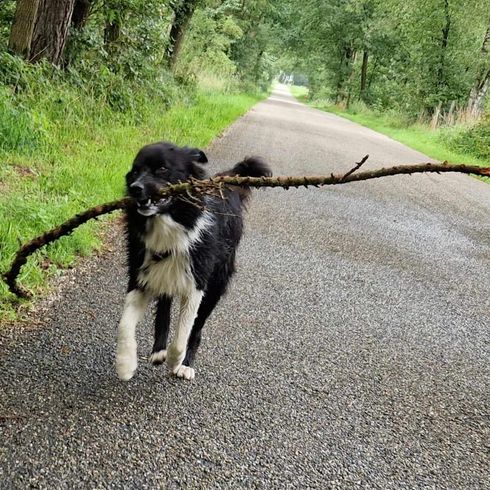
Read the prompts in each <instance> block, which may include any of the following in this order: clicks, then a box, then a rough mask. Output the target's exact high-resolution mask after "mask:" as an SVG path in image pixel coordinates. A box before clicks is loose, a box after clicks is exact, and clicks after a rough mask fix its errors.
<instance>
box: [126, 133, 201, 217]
mask: <svg viewBox="0 0 490 490" xmlns="http://www.w3.org/2000/svg"><path fill="white" fill-rule="evenodd" d="M207 161H208V159H207V157H206V155H205V154H204V152H202V151H201V150H198V149H197V148H188V147H183V148H181V147H178V146H176V145H173V144H172V143H165V142H162V143H154V144H152V145H147V146H144V147H143V148H142V149H141V150H140V151H139V152H138V154H137V155H136V158H135V159H134V162H133V166H132V168H131V170H130V171H129V172H128V174H127V175H126V185H127V192H128V194H129V195H130V196H131V197H133V198H134V199H135V200H136V205H137V207H138V212H139V213H140V214H142V215H143V216H153V215H155V214H160V213H164V212H165V211H166V210H168V208H169V207H170V206H171V204H172V199H173V198H172V197H165V198H162V199H159V200H157V201H154V199H153V197H154V196H155V195H156V193H157V191H158V189H161V188H162V187H165V186H166V185H171V184H177V183H178V182H182V181H184V180H187V179H189V178H190V177H194V178H196V179H203V178H205V177H206V172H205V170H204V169H203V168H202V167H201V166H200V165H198V164H199V163H206V162H207Z"/></svg>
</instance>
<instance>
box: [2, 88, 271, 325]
mask: <svg viewBox="0 0 490 490" xmlns="http://www.w3.org/2000/svg"><path fill="white" fill-rule="evenodd" d="M262 97H263V95H262V96H261V95H244V94H242V95H233V94H221V93H212V92H203V91H200V92H198V93H197V95H196V97H195V98H194V100H193V101H192V102H188V103H187V104H185V103H180V104H178V105H176V106H173V107H172V108H171V109H169V110H166V109H164V108H161V109H159V108H158V107H151V105H149V107H148V109H149V110H147V111H145V112H144V114H145V115H144V116H142V118H141V119H140V121H139V122H138V123H137V124H136V123H134V122H133V123H128V122H127V121H124V119H123V118H115V120H114V121H112V122H108V120H107V117H101V119H100V120H99V121H95V120H91V121H85V122H82V123H80V124H73V123H64V122H63V121H62V120H61V121H60V120H59V119H57V120H55V123H53V124H51V122H50V132H49V141H50V144H48V145H45V146H44V147H43V148H39V150H38V151H33V152H23V153H21V152H17V153H16V152H12V151H11V152H8V151H3V152H0V162H1V164H0V272H1V273H4V272H5V271H6V270H7V269H8V267H9V265H10V263H11V261H12V259H13V257H14V254H15V252H16V251H17V249H18V247H19V244H20V243H21V242H25V241H27V240H29V239H31V238H33V237H35V236H37V235H40V234H41V233H43V232H45V231H47V230H48V229H50V228H52V227H54V226H56V225H58V224H60V223H62V222H63V221H65V220H66V219H68V218H70V217H71V216H73V215H74V214H76V213H77V212H80V211H83V210H85V209H86V208H89V207H91V206H94V205H96V204H98V203H102V202H106V201H110V200H113V199H116V198H119V197H120V196H121V195H122V194H123V190H124V175H125V173H126V172H127V171H128V168H129V166H130V164H131V162H132V160H133V158H134V155H135V154H136V152H137V150H138V149H139V148H140V147H141V146H143V145H145V144H147V143H150V142H153V141H158V140H162V139H164V140H170V141H173V142H175V143H177V144H181V145H184V144H185V145H192V146H198V147H205V146H206V145H208V144H209V143H210V142H211V140H212V139H213V138H214V137H216V136H217V135H218V134H219V133H220V132H222V131H223V130H224V129H225V128H226V127H227V126H228V125H229V124H230V123H232V122H233V121H234V120H235V119H237V118H238V117H239V116H241V115H242V114H244V113H245V112H246V111H247V110H248V109H249V108H250V107H252V106H253V105H254V104H255V103H256V102H258V101H259V100H260V99H261V98H262ZM65 109H66V111H69V110H70V108H69V107H66V108H65ZM102 110H103V109H102ZM230 163H232V162H230ZM106 219H107V218H106ZM101 237H102V234H101V226H100V224H97V223H96V222H91V223H88V224H86V225H83V226H82V227H81V228H79V229H78V230H76V231H75V232H74V233H73V235H71V236H70V237H63V238H61V239H60V240H58V241H57V242H55V243H53V244H52V245H50V246H48V247H46V248H45V249H43V250H42V251H41V252H39V253H37V254H35V256H34V257H31V258H30V259H29V261H28V263H27V264H26V265H25V266H24V268H23V269H22V272H21V275H20V277H19V280H20V282H21V283H22V285H23V286H24V287H26V288H28V289H29V290H30V291H31V292H33V293H35V294H38V293H40V292H41V291H43V290H45V289H46V286H47V284H48V279H49V277H52V276H53V275H55V274H57V272H58V271H59V269H60V268H65V267H69V266H71V265H73V263H74V262H75V260H76V258H77V257H79V256H80V255H81V256H86V255H89V254H90V253H91V252H92V251H93V250H94V249H97V248H99V247H101V245H102V238H101ZM121 239H122V237H121ZM20 304H24V303H19V301H18V300H17V299H16V297H15V296H13V295H12V294H10V293H9V292H8V289H7V286H6V285H5V284H4V283H3V282H2V281H0V322H1V321H2V320H3V321H8V320H13V319H15V318H16V311H18V307H19V305H20Z"/></svg>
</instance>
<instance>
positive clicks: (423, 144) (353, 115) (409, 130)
mask: <svg viewBox="0 0 490 490" xmlns="http://www.w3.org/2000/svg"><path fill="white" fill-rule="evenodd" d="M291 93H292V94H293V96H295V97H296V98H297V99H298V100H300V101H301V102H305V103H307V104H308V105H310V106H312V107H315V108H317V109H320V110H322V111H326V112H332V113H334V114H337V115H339V116H342V117H344V118H346V119H349V120H351V121H354V122H356V123H359V124H361V125H362V126H366V127H368V128H371V129H374V130H375V131H378V132H380V133H383V134H385V135H386V136H389V137H390V138H393V139H394V140H396V141H399V142H400V143H403V144H405V145H407V146H409V147H410V148H413V149H414V150H417V151H420V152H421V153H424V154H425V155H427V156H428V157H430V158H433V159H435V160H439V161H445V160H447V161H448V162H450V163H465V164H468V165H479V166H488V165H489V164H490V163H489V162H488V161H485V160H483V159H481V158H477V157H475V156H473V155H471V154H469V153H466V152H459V151H454V150H453V149H451V148H449V146H448V144H447V138H446V135H447V131H449V130H448V129H446V128H439V129H436V130H432V129H430V128H429V127H428V126H426V125H423V124H408V123H407V121H406V120H404V119H403V118H402V116H400V115H398V114H379V113H376V112H373V111H371V110H369V109H368V108H366V107H365V106H355V105H354V106H353V107H352V108H351V109H348V110H346V109H342V108H341V107H339V106H336V105H333V104H331V103H329V102H325V101H309V100H308V89H307V88H305V87H295V86H293V87H291ZM393 163H396V162H393Z"/></svg>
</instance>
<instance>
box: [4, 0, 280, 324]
mask: <svg viewBox="0 0 490 490" xmlns="http://www.w3.org/2000/svg"><path fill="white" fill-rule="evenodd" d="M61 4H63V6H64V7H66V8H61V7H60V5H61ZM265 7H266V6H263V5H260V2H250V3H249V4H248V5H246V6H243V7H241V6H239V5H235V4H232V5H231V4H230V5H229V6H227V7H226V8H225V7H224V6H223V5H221V2H201V1H186V2H184V1H168V2H162V1H158V2H157V1H151V0H150V2H146V1H145V2H143V1H141V0H127V1H99V0H94V1H90V0H80V1H79V0H76V1H74V0H67V1H62V0H59V1H58V0H57V1H54V0H43V1H42V2H39V1H34V2H32V1H23V0H20V1H18V2H14V1H8V0H7V1H6V2H3V3H2V4H1V5H0V114H1V117H0V272H1V273H4V272H5V271H6V270H7V268H8V266H9V264H10V262H11V260H12V258H13V256H14V254H15V252H16V250H17V248H18V247H19V244H20V243H21V242H25V241H27V240H29V239H30V238H33V237H34V236H36V235H38V234H40V233H42V232H44V231H46V230H47V229H49V228H52V227H53V226H55V225H57V224H59V223H61V222H63V221H64V220H65V219H67V218H69V217H71V216H73V215H74V214H75V213H77V212H78V211H81V210H83V209H85V208H87V207H89V206H92V205H95V204H97V203H99V202H105V201H107V200H111V199H116V198H118V197H120V196H121V195H122V193H123V191H124V175H125V173H126V172H127V169H128V168H129V166H130V164H131V162H132V159H133V158H134V155H135V153H136V152H137V150H138V149H139V148H140V147H141V146H143V145H144V144H147V143H149V142H152V141H157V140H162V139H166V140H171V141H174V142H176V143H177V144H182V145H195V146H199V147H205V146H206V145H208V144H209V143H210V142H211V140H212V139H213V138H214V137H216V136H217V135H219V133H220V132H222V131H223V130H224V129H225V128H226V127H227V126H228V125H229V124H231V123H232V122H233V121H234V120H235V119H236V118H238V117H239V116H240V115H242V114H244V113H245V112H246V111H247V110H248V109H249V108H250V107H251V106H253V105H254V104H255V103H256V102H257V101H258V100H260V99H261V98H263V97H265V96H266V93H267V90H268V86H269V85H270V81H271V78H272V62H271V60H270V59H269V58H268V54H267V52H266V50H265V42H266V38H265V36H263V35H262V34H261V33H260V30H261V29H263V22H262V21H261V20H260V18H261V17H263V15H262V14H263V9H264V8H265ZM32 9H34V11H33V10H32ZM36 9H37V10H36ZM29 22H31V24H29ZM63 23H64V24H65V25H67V26H68V28H67V31H66V36H65V37H63V32H62V31H63V30H62V29H57V28H56V29H53V25H58V26H59V25H63ZM252 24H253V25H254V26H255V34H254V35H253V36H252V35H251V34H250V33H249V30H250V29H249V26H250V25H252ZM26 26H27V27H26ZM29 26H30V27H29ZM252 61H253V63H252ZM104 229H105V228H104V226H100V224H97V223H92V224H87V225H85V226H84V227H82V228H80V229H79V230H77V231H76V232H75V233H74V234H73V235H72V236H71V237H69V238H63V239H61V240H59V241H57V242H56V243H54V244H52V245H51V246H49V247H47V248H46V249H45V250H43V251H42V252H41V253H39V254H37V256H36V257H35V258H33V259H31V260H30V261H29V263H28V264H27V265H26V266H25V267H24V268H23V270H22V277H21V281H22V284H23V285H24V286H26V287H27V288H28V289H29V290H31V291H32V292H34V293H38V292H40V291H43V290H44V289H45V288H46V285H47V281H46V278H49V277H52V276H53V275H56V274H58V273H59V271H60V268H66V267H70V266H72V265H73V264H74V262H75V261H76V260H77V257H79V256H83V255H89V254H90V253H92V252H93V250H94V249H97V248H100V247H101V246H102V245H103V235H104ZM121 239H122V237H121ZM18 306H19V303H18V300H17V299H16V298H15V297H14V296H13V295H11V294H10V293H8V291H7V288H6V286H5V284H4V283H3V282H1V281H0V322H1V321H2V320H3V321H5V320H9V319H13V318H15V317H16V315H17V313H16V312H18Z"/></svg>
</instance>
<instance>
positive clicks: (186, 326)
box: [167, 289, 204, 379]
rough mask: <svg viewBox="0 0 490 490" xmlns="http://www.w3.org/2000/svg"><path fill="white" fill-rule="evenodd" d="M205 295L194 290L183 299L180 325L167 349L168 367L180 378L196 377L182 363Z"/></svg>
mask: <svg viewBox="0 0 490 490" xmlns="http://www.w3.org/2000/svg"><path fill="white" fill-rule="evenodd" d="M203 294H204V293H203V291H200V290H198V289H193V290H192V291H190V292H189V293H188V294H187V295H185V296H182V298H181V302H180V316H179V323H178V325H177V330H176V332H175V337H174V339H173V340H172V342H171V344H170V345H169V347H168V349H167V364H168V367H169V369H170V370H171V371H172V373H173V374H175V375H176V376H178V377H179V378H185V379H192V378H193V377H194V373H193V370H192V371H190V370H189V368H188V366H183V365H182V361H183V360H184V357H185V353H186V349H187V341H188V339H189V335H190V333H191V330H192V325H193V324H194V320H195V318H196V316H197V311H198V309H199V305H200V304H201V300H202V297H203Z"/></svg>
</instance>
